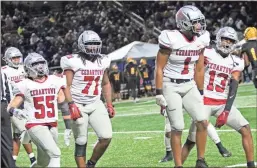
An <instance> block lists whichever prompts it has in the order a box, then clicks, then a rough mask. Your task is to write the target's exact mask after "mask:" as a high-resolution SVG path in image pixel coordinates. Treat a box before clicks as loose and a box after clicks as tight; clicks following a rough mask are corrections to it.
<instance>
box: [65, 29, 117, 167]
mask: <svg viewBox="0 0 257 168" xmlns="http://www.w3.org/2000/svg"><path fill="white" fill-rule="evenodd" d="M78 48H79V50H80V51H79V53H77V54H72V55H68V56H64V57H62V58H61V67H62V69H63V70H64V74H65V75H66V81H67V88H66V89H65V96H66V99H67V100H68V102H69V109H70V114H71V118H72V119H73V120H74V122H73V126H72V131H73V134H74V138H75V160H76V163H77V166H78V167H84V166H85V155H86V145H87V134H88V125H89V124H90V125H91V127H92V128H93V129H94V131H95V132H96V135H97V136H98V139H99V141H98V142H97V144H96V146H95V148H94V150H93V154H92V156H91V158H90V159H89V160H88V162H87V166H88V167H94V166H95V164H96V163H97V161H98V160H99V159H100V158H101V156H102V155H103V154H104V152H105V150H106V149H107V147H108V145H109V143H110V141H111V138H112V125H111V121H110V118H109V117H114V114H115V111H114V109H113V106H112V99H111V85H110V82H109V78H108V73H107V68H109V66H110V62H111V60H110V58H109V57H108V56H105V55H102V54H101V48H102V41H101V39H100V37H99V36H98V34H97V33H95V32H94V31H84V32H83V33H82V34H81V35H80V36H79V39H78ZM102 89H103V90H102ZM102 91H103V92H102ZM101 93H103V95H104V97H105V99H106V103H107V109H106V107H105V105H104V104H103V102H102V101H101V100H100V96H101Z"/></svg>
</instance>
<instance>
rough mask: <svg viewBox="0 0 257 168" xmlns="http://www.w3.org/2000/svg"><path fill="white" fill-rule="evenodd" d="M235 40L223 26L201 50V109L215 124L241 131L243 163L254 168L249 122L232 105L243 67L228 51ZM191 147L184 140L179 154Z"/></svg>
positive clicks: (192, 131)
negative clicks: (213, 41) (211, 46)
mask: <svg viewBox="0 0 257 168" xmlns="http://www.w3.org/2000/svg"><path fill="white" fill-rule="evenodd" d="M237 41H238V38H237V33H236V31H235V30H234V29H233V28H231V27H224V28H221V29H220V30H219V31H218V33H217V35H216V42H217V44H216V48H214V49H205V51H204V57H205V75H204V105H205V111H204V112H205V114H207V116H208V117H210V116H215V117H217V120H216V125H215V126H216V127H218V128H220V127H222V126H223V125H224V124H227V125H228V126H230V127H231V128H233V129H235V130H236V131H238V132H239V133H240V134H241V136H242V144H243V149H244V150H245V154H246V159H247V166H248V167H254V161H253V159H254V157H253V154H254V146H253V140H252V135H251V129H250V126H249V123H248V121H247V120H246V119H245V118H244V117H243V116H242V114H241V113H240V111H239V110H238V109H237V108H236V107H234V106H233V102H234V99H235V97H236V92H237V87H238V82H239V79H240V74H241V71H243V69H244V60H243V59H241V58H240V57H237V56H235V55H232V54H230V53H231V51H233V48H234V45H235V44H236V42H237ZM195 131H196V127H195V124H194V123H192V125H191V128H190V131H189V136H188V139H189V140H190V141H193V142H195ZM191 149H192V146H190V145H189V144H187V143H186V144H185V145H184V147H183V151H185V152H187V154H186V155H183V156H187V155H188V154H189V151H190V150H191ZM185 159H186V158H183V160H185Z"/></svg>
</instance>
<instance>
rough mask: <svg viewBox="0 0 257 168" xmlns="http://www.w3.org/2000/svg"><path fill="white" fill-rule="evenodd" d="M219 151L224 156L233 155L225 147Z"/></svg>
mask: <svg viewBox="0 0 257 168" xmlns="http://www.w3.org/2000/svg"><path fill="white" fill-rule="evenodd" d="M219 152H220V154H221V156H223V157H230V156H232V153H231V152H229V151H228V150H227V149H226V148H225V147H223V148H221V149H219Z"/></svg>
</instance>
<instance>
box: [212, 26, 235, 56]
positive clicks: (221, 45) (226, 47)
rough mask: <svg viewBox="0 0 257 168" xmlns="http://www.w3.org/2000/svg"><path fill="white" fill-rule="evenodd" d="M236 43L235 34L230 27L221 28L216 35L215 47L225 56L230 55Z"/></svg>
mask: <svg viewBox="0 0 257 168" xmlns="http://www.w3.org/2000/svg"><path fill="white" fill-rule="evenodd" d="M237 42H238V37H237V32H236V31H235V30H234V29H233V28H232V27H223V28H221V29H220V30H219V31H218V33H217V35H216V47H217V49H218V50H219V51H221V52H222V53H223V54H225V55H228V54H230V53H231V52H232V51H233V50H234V46H235V44H236V43H237Z"/></svg>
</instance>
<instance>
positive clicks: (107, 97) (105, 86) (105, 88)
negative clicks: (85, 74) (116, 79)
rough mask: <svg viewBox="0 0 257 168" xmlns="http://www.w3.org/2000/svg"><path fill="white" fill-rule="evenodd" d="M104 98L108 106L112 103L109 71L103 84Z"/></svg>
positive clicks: (104, 77)
mask: <svg viewBox="0 0 257 168" xmlns="http://www.w3.org/2000/svg"><path fill="white" fill-rule="evenodd" d="M102 89H103V92H102V93H103V96H104V98H105V101H106V103H107V104H110V103H112V87H111V84H110V80H109V77H108V73H107V70H105V72H104V76H103V82H102Z"/></svg>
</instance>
